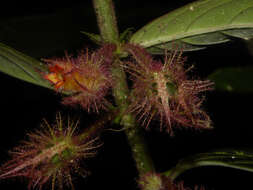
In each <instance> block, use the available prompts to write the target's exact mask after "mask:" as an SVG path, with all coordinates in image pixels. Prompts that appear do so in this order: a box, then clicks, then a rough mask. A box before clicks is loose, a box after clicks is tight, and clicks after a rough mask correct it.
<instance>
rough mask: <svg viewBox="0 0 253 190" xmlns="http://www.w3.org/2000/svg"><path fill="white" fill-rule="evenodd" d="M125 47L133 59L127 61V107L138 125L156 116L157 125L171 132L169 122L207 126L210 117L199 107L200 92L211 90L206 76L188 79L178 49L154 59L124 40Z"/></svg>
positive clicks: (197, 126)
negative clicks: (158, 59) (128, 89)
mask: <svg viewBox="0 0 253 190" xmlns="http://www.w3.org/2000/svg"><path fill="white" fill-rule="evenodd" d="M124 48H125V50H126V51H127V52H129V53H130V54H131V55H132V57H133V58H134V61H131V62H127V66H126V67H127V71H128V72H129V73H130V75H131V79H132V81H133V89H132V94H131V100H130V101H131V104H130V107H129V111H130V112H133V113H135V114H136V115H137V116H138V119H139V121H141V123H142V125H144V126H149V124H150V122H151V121H152V120H153V119H155V118H158V119H160V128H161V129H163V128H165V129H166V130H167V131H168V133H170V134H172V129H171V128H172V126H175V125H180V126H185V127H196V128H210V123H211V121H210V118H209V116H208V115H207V114H206V113H205V112H204V111H203V110H202V109H201V105H202V102H203V100H204V98H203V97H201V96H199V95H200V93H201V92H204V91H207V90H211V89H212V86H213V83H212V82H211V81H209V80H205V81H201V80H190V79H189V77H188V76H187V71H186V69H185V68H184V62H185V59H184V58H183V57H182V53H180V52H179V53H178V52H174V53H172V54H170V55H169V56H166V57H165V60H164V63H162V62H161V61H155V60H154V59H153V58H152V57H151V56H150V55H149V54H148V53H147V52H146V51H145V50H144V49H143V48H141V47H139V46H136V45H132V44H127V45H125V47H124Z"/></svg>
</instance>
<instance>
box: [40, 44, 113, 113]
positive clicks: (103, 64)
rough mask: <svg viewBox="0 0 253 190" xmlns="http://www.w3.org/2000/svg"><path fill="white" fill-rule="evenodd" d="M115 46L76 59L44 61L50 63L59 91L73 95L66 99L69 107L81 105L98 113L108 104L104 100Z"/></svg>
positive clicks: (56, 87) (50, 73)
mask: <svg viewBox="0 0 253 190" xmlns="http://www.w3.org/2000/svg"><path fill="white" fill-rule="evenodd" d="M115 48H116V47H115V46H114V45H111V44H109V45H105V46H103V47H102V48H101V49H99V50H98V51H96V52H93V53H92V54H89V53H88V50H87V51H86V53H85V52H81V53H80V54H79V55H78V56H77V57H76V58H74V57H70V56H68V55H66V57H65V58H61V59H59V58H57V59H44V61H45V62H47V63H48V70H49V73H47V74H45V75H44V78H45V79H47V80H49V81H50V82H51V83H52V84H53V85H54V87H55V89H56V90H57V91H67V92H70V93H71V96H69V97H66V98H64V99H63V103H64V104H67V105H81V106H82V107H83V108H84V109H86V110H88V111H90V110H93V111H96V112H98V111H99V109H100V108H102V109H103V108H106V107H107V106H108V104H109V102H108V101H106V99H105V98H104V97H105V95H106V94H107V92H108V89H109V88H110V87H111V86H112V76H111V73H110V64H111V63H112V58H113V52H114V51H115Z"/></svg>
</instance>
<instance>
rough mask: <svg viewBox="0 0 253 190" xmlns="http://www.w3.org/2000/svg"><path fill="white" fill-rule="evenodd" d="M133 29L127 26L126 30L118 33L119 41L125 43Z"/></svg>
mask: <svg viewBox="0 0 253 190" xmlns="http://www.w3.org/2000/svg"><path fill="white" fill-rule="evenodd" d="M133 30H134V28H127V29H126V30H124V32H122V33H121V34H120V37H119V40H120V42H122V43H125V42H126V41H128V40H129V39H130V37H131V36H132V34H133Z"/></svg>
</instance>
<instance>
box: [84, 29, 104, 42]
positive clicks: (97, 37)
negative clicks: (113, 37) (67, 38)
mask: <svg viewBox="0 0 253 190" xmlns="http://www.w3.org/2000/svg"><path fill="white" fill-rule="evenodd" d="M81 33H82V34H84V35H86V36H87V37H88V38H89V39H90V40H92V41H93V42H95V43H96V44H98V45H101V44H102V43H103V39H102V38H101V36H100V35H98V34H94V33H89V32H85V31H81Z"/></svg>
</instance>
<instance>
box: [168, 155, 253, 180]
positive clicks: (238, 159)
mask: <svg viewBox="0 0 253 190" xmlns="http://www.w3.org/2000/svg"><path fill="white" fill-rule="evenodd" d="M201 166H222V167H229V168H234V169H240V170H244V171H249V172H253V151H244V150H225V151H214V152H210V153H200V154H197V155H194V156H191V157H188V158H186V159H183V160H181V161H179V163H178V164H177V165H176V167H174V168H172V169H171V170H169V171H167V172H164V175H166V176H169V177H171V178H172V179H173V180H174V179H175V178H176V177H177V176H179V175H180V174H182V173H183V172H185V171H187V170H189V169H192V168H196V167H201Z"/></svg>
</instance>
